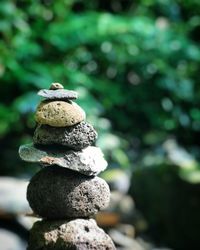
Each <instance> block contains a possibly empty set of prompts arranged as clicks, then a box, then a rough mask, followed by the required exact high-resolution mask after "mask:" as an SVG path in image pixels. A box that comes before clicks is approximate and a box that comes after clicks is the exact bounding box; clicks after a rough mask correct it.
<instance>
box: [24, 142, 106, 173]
mask: <svg viewBox="0 0 200 250" xmlns="http://www.w3.org/2000/svg"><path fill="white" fill-rule="evenodd" d="M19 155H20V157H21V159H22V160H24V161H27V162H35V163H40V164H42V165H43V166H51V165H57V166H60V167H63V168H68V169H71V170H74V171H78V172H80V173H82V174H85V175H89V176H90V175H97V174H99V173H100V172H101V171H103V170H105V169H106V167H107V161H106V160H105V159H104V156H103V153H102V151H101V149H100V148H98V147H93V146H89V147H87V148H84V149H82V150H80V151H73V150H66V149H65V148H64V149H63V147H62V148H60V147H59V148H56V147H44V146H43V147H41V146H40V147H38V146H37V147H36V146H34V145H33V144H26V145H22V146H20V148H19Z"/></svg>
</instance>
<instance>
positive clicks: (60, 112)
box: [35, 90, 86, 127]
mask: <svg viewBox="0 0 200 250" xmlns="http://www.w3.org/2000/svg"><path fill="white" fill-rule="evenodd" d="M52 91H54V90H52ZM85 117H86V115H85V112H84V110H83V109H82V108H81V107H80V106H79V105H78V104H76V103H75V102H72V101H70V102H64V101H43V102H41V103H40V104H39V106H38V108H37V110H36V114H35V120H36V122H38V123H40V124H46V125H49V126H53V127H67V126H73V125H75V124H77V123H79V122H82V121H83V120H85Z"/></svg>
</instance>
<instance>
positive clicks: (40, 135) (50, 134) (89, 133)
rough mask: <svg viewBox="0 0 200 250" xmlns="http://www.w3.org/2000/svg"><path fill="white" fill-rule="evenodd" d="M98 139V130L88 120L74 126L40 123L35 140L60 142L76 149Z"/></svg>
mask: <svg viewBox="0 0 200 250" xmlns="http://www.w3.org/2000/svg"><path fill="white" fill-rule="evenodd" d="M96 139H97V132H96V131H95V130H94V128H93V127H92V125H90V124H88V123H87V122H84V121H83V122H80V123H78V124H76V125H74V126H70V127H64V128H54V127H51V126H48V125H38V126H37V128H36V130H35V133H34V136H33V142H34V143H35V144H41V145H52V144H58V145H63V146H67V147H69V148H71V149H74V150H80V149H83V148H85V147H87V146H90V145H92V144H93V143H94V141H95V140H96Z"/></svg>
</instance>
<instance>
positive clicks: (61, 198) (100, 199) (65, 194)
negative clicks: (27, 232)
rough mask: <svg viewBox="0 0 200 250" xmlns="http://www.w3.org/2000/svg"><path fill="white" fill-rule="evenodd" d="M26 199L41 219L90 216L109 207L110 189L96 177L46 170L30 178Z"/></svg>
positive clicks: (69, 171)
mask: <svg viewBox="0 0 200 250" xmlns="http://www.w3.org/2000/svg"><path fill="white" fill-rule="evenodd" d="M27 200H28V201H29V204H30V207H31V208H32V209H33V211H34V212H35V213H36V214H38V215H39V216H41V217H43V218H49V219H64V218H77V217H89V216H91V215H94V214H96V213H97V212H98V211H99V210H100V209H104V208H105V207H107V206H108V204H109V201H110V190H109V187H108V184H107V183H106V182H105V181H104V180H103V179H101V178H99V177H88V176H85V175H81V174H78V173H77V172H74V171H71V170H67V169H64V168H60V167H47V168H44V169H42V170H41V171H39V172H38V173H37V174H36V175H35V176H34V177H33V178H32V179H31V181H30V183H29V185H28V189H27Z"/></svg>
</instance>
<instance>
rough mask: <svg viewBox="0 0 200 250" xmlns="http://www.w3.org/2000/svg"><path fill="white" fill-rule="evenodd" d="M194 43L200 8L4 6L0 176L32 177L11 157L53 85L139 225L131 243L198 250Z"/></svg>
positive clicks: (123, 3)
mask: <svg viewBox="0 0 200 250" xmlns="http://www.w3.org/2000/svg"><path fill="white" fill-rule="evenodd" d="M199 41H200V1H198V0H190V1H187V0H137V1H131V0H110V1H104V0H92V1H90V0H88V1H83V0H58V1H53V0H43V1H42V0H30V1H22V0H21V1H20V0H10V1H7V0H1V2H0V148H1V150H0V159H1V166H0V175H1V176H13V177H16V178H30V176H32V175H33V174H34V173H35V172H36V171H37V170H38V169H37V168H36V167H33V166H32V165H30V164H26V163H24V162H22V161H21V160H20V159H19V157H18V147H19V145H21V144H24V143H29V142H31V140H32V135H33V132H34V128H35V121H34V115H33V112H34V111H35V108H36V106H37V104H38V102H39V101H40V98H39V97H38V96H37V95H36V93H37V91H38V90H39V89H41V88H49V85H50V84H51V83H52V82H60V83H62V84H63V85H64V86H65V88H67V89H73V90H76V91H77V92H78V93H79V97H80V98H79V99H78V101H77V102H78V103H79V104H80V105H81V106H82V107H83V108H84V109H85V111H86V113H87V120H88V121H89V122H90V123H92V124H93V126H94V127H95V128H96V130H97V131H98V134H99V139H98V141H97V146H99V147H101V149H102V150H103V152H104V154H105V156H106V159H107V160H108V162H109V171H108V172H105V173H104V174H103V175H102V176H103V178H105V179H107V180H108V181H110V182H112V183H113V182H114V183H115V182H116V183H115V185H114V186H116V187H115V188H116V189H119V190H121V191H122V193H128V195H129V196H131V197H132V198H133V200H134V202H135V207H136V208H137V210H138V211H139V212H140V213H141V216H142V218H143V219H142V220H144V221H145V223H146V224H145V223H144V221H143V224H145V225H146V226H143V227H142V228H143V229H142V230H140V229H138V231H137V227H136V235H140V234H142V235H145V236H144V237H146V239H148V241H150V242H152V243H153V244H155V245H157V246H167V247H170V248H172V249H197V248H196V245H198V246H199V243H200V238H199V230H200V229H199V228H200V215H199V211H200V165H199V159H200V154H199V153H200V145H199V138H200V110H199V107H200V77H199V73H200V44H199ZM120 174H122V175H120ZM124 174H125V175H126V176H127V177H128V178H127V183H128V184H127V183H123V182H122V183H121V182H120V181H119V180H122V179H123V178H124V177H122V176H123V175H124ZM118 182H119V183H118ZM133 224H134V222H133ZM140 224H141V223H140ZM0 248H1V247H0ZM152 249H153V248H152Z"/></svg>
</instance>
